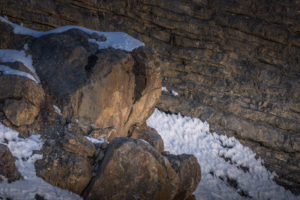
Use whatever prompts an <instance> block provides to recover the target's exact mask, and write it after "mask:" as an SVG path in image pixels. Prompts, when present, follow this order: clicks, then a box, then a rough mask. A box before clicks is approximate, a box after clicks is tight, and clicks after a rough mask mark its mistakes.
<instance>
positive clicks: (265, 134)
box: [0, 0, 300, 193]
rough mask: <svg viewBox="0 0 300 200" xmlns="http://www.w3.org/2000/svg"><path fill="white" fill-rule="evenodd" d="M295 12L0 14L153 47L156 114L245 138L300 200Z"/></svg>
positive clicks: (285, 8)
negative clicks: (122, 36) (158, 65)
mask: <svg viewBox="0 0 300 200" xmlns="http://www.w3.org/2000/svg"><path fill="white" fill-rule="evenodd" d="M299 6H300V2H299V0H294V1H289V0H280V1H267V0H264V1H260V0H251V1H249V0H240V1H234V0H230V1H222V0H189V1H180V0H176V1H170V0H157V1H156V0H155V1H153V0H151V1H150V0H141V1H134V0H131V1H122V0H113V1H100V0H99V1H92V0H89V1H80V0H77V1H63V2H62V1H55V0H52V1H47V2H46V3H43V4H41V3H40V1H30V2H27V1H22V2H20V1H16V0H5V1H1V3H0V14H1V15H6V16H8V17H10V19H11V20H13V21H17V22H22V23H23V24H24V25H25V26H29V27H34V28H36V29H41V30H47V29H50V28H53V27H58V26H61V25H66V24H77V25H83V26H86V27H90V28H94V29H98V30H118V31H125V32H127V33H129V34H131V35H133V36H135V37H137V38H138V39H140V40H142V41H143V42H145V43H146V44H148V45H151V46H153V47H154V48H155V49H156V50H157V51H158V52H159V54H160V56H161V60H162V63H163V64H162V70H163V86H165V87H166V88H167V90H168V91H165V92H163V95H162V98H161V100H160V102H159V104H158V107H159V108H160V109H161V110H164V111H169V112H173V113H178V112H180V113H181V114H184V115H188V116H193V117H199V118H201V119H202V120H207V121H208V122H209V123H210V125H211V129H212V130H214V131H217V132H218V133H226V134H228V135H233V136H235V137H237V138H239V139H240V141H242V142H243V143H245V144H247V145H248V146H250V147H251V148H252V149H253V150H254V151H255V152H256V153H257V154H258V155H259V156H261V157H262V158H263V159H264V161H265V165H266V166H267V167H268V168H269V169H270V170H272V171H273V170H274V171H276V173H277V174H278V178H277V180H278V182H279V183H281V184H282V185H284V186H287V187H288V188H290V189H291V190H293V191H294V192H298V193H299V192H300V182H299V180H300V165H299V163H300V162H299V160H300V140H299V138H300V135H299V133H300V35H299V32H300V23H299V21H300V18H299ZM172 91H173V92H172ZM174 91H175V92H176V93H178V95H173V94H176V93H175V92H174Z"/></svg>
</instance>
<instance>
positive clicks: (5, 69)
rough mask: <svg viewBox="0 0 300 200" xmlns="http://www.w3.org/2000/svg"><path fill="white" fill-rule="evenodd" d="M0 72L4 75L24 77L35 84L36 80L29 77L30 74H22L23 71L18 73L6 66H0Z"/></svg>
mask: <svg viewBox="0 0 300 200" xmlns="http://www.w3.org/2000/svg"><path fill="white" fill-rule="evenodd" d="M0 71H1V72H2V73H3V74H4V75H17V76H23V77H26V78H29V79H31V80H33V81H34V82H36V83H37V80H36V79H35V78H34V77H33V76H32V75H31V74H28V73H26V72H23V71H20V70H15V69H12V68H10V67H8V66H5V65H0Z"/></svg>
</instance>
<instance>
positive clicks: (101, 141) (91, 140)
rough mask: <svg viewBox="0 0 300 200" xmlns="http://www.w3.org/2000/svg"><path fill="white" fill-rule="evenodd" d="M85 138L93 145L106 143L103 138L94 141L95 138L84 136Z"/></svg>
mask: <svg viewBox="0 0 300 200" xmlns="http://www.w3.org/2000/svg"><path fill="white" fill-rule="evenodd" d="M85 138H86V139H88V140H89V141H90V142H92V143H94V144H101V143H104V142H107V141H106V140H105V139H104V138H98V139H96V138H92V137H88V136H85Z"/></svg>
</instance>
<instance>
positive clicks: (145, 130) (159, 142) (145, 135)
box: [130, 124, 164, 152]
mask: <svg viewBox="0 0 300 200" xmlns="http://www.w3.org/2000/svg"><path fill="white" fill-rule="evenodd" d="M130 137H131V138H134V139H142V140H145V141H146V142H148V143H149V144H150V145H151V146H153V147H154V148H155V149H156V151H158V152H163V151H164V141H163V139H162V137H161V136H160V135H159V134H158V133H157V131H156V130H155V129H153V128H150V127H149V126H147V125H146V124H143V125H142V126H140V127H137V128H135V129H134V131H133V132H132V134H131V136H130Z"/></svg>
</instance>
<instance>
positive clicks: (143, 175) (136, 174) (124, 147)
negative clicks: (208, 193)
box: [84, 138, 179, 200]
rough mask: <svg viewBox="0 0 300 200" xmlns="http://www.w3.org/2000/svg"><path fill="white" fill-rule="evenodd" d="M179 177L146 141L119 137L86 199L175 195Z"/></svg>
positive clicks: (160, 197)
mask: <svg viewBox="0 0 300 200" xmlns="http://www.w3.org/2000/svg"><path fill="white" fill-rule="evenodd" d="M178 186H179V177H178V175H177V174H176V172H175V171H174V170H173V169H172V167H171V164H170V163H169V161H168V159H167V158H165V157H163V156H162V155H161V154H160V153H158V152H157V151H155V149H154V148H153V147H152V146H151V145H149V144H146V143H144V142H142V141H139V140H134V139H128V138H115V139H114V140H113V141H112V142H111V143H110V144H109V147H108V149H107V152H106V154H105V157H104V160H103V161H102V163H101V165H100V168H99V170H98V171H97V174H96V176H95V178H94V179H93V180H92V181H91V183H90V184H89V186H88V188H87V189H86V191H85V194H84V197H85V199H107V200H108V199H153V200H155V199H157V200H159V199H173V198H174V196H175V194H176V191H177V188H178Z"/></svg>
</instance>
